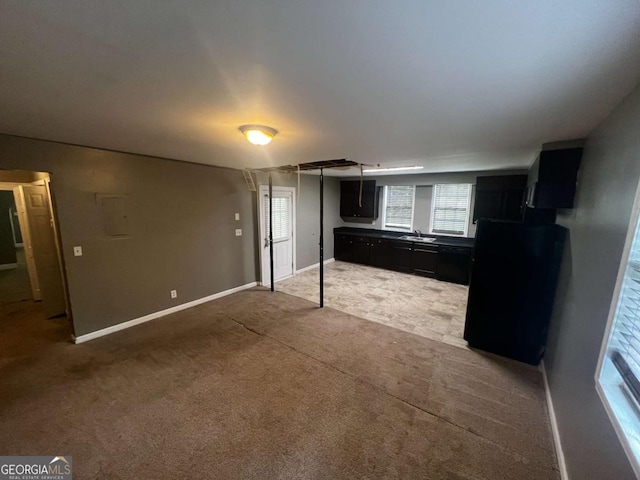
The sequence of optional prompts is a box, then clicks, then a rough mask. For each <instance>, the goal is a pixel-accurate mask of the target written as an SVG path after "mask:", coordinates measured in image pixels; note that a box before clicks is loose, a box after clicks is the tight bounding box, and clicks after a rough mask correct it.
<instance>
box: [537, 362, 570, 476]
mask: <svg viewBox="0 0 640 480" xmlns="http://www.w3.org/2000/svg"><path fill="white" fill-rule="evenodd" d="M540 371H541V372H542V379H543V380H544V393H545V396H546V397H547V408H548V410H549V421H550V423H551V433H552V434H553V444H554V445H555V447H556V457H558V469H559V470H560V478H561V479H562V480H569V473H568V472H567V464H566V463H565V460H564V452H563V451H562V442H561V441H560V431H559V429H558V420H557V419H556V411H555V409H554V408H553V399H552V398H551V390H550V389H549V380H548V379H547V370H546V369H545V368H544V361H542V362H540Z"/></svg>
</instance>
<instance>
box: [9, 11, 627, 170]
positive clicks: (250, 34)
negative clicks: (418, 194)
mask: <svg viewBox="0 0 640 480" xmlns="http://www.w3.org/2000/svg"><path fill="white" fill-rule="evenodd" d="M639 80H640V2H638V0H615V1H603V0H563V1H561V2H559V1H557V0H536V1H524V0H521V1H515V0H511V1H510V0H497V1H490V2H479V1H473V0H466V1H463V0H441V1H437V2H436V1H432V0H431V1H428V0H394V1H389V0H348V1H345V0H341V1H337V0H321V1H320V0H315V1H312V0H304V1H302V0H270V1H266V0H227V1H221V0H218V1H208V2H203V1H184V0H180V1H178V0H176V1H173V2H168V1H158V0H148V1H140V0H138V1H124V0H122V1H109V2H105V1H103V0H100V1H97V0H93V1H82V2H78V1H61V0H58V1H50V2H42V1H40V0H38V1H27V0H23V1H20V2H9V1H5V2H1V3H0V132H4V133H11V134H16V135H24V136H29V137H36V138H44V139H50V140H57V141H62V142H68V143H75V144H82V145H91V146H97V147H103V148H108V149H114V150H121V151H128V152H135V153H143V154H149V155H157V156H161V157H168V158H174V159H179V160H186V161H191V162H199V163H206V164H213V165H221V166H227V167H234V168H244V167H251V168H259V167H264V166H267V165H281V164H296V163H300V162H309V161H318V160H326V159H334V158H349V159H351V160H354V161H357V162H362V163H368V164H378V163H379V164H382V165H383V166H394V165H424V167H425V170H423V171H422V172H439V171H465V170H483V169H498V168H514V167H526V166H528V165H530V163H531V162H532V160H533V158H534V156H535V154H536V152H537V150H539V147H540V145H541V144H542V143H543V142H552V141H559V140H566V139H573V138H580V137H584V136H586V135H587V134H588V133H589V132H590V131H591V130H592V129H593V128H594V127H595V126H596V125H597V124H598V123H599V122H600V121H601V120H602V119H603V118H604V117H605V116H606V115H607V114H608V112H610V110H611V109H612V108H613V107H614V106H615V105H616V104H617V103H618V102H619V101H620V100H621V99H622V98H623V97H624V95H625V94H626V93H628V92H629V91H630V90H631V89H632V88H633V86H634V85H635V84H637V83H638V81H639ZM246 123H262V124H266V125H269V126H272V127H274V128H276V129H278V130H279V131H280V133H279V134H278V135H277V136H276V137H275V139H274V141H273V142H272V143H271V144H270V145H269V146H267V147H256V146H253V145H250V144H249V143H248V142H247V141H246V140H245V139H244V137H242V135H241V134H240V133H239V131H238V130H237V128H238V126H240V125H242V124H246Z"/></svg>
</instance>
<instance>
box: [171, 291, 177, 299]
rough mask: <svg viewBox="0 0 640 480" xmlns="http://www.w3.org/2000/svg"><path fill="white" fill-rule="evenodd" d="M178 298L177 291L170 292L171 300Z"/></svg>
mask: <svg viewBox="0 0 640 480" xmlns="http://www.w3.org/2000/svg"><path fill="white" fill-rule="evenodd" d="M177 297H178V291H177V290H171V298H177Z"/></svg>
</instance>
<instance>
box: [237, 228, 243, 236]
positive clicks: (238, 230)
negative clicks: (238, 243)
mask: <svg viewBox="0 0 640 480" xmlns="http://www.w3.org/2000/svg"><path fill="white" fill-rule="evenodd" d="M241 236H242V229H241V228H236V237H241Z"/></svg>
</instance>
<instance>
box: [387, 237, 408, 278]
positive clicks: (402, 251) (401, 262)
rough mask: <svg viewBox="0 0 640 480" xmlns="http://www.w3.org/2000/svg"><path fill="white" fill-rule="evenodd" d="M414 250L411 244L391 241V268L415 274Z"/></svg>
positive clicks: (389, 257) (389, 259) (389, 258)
mask: <svg viewBox="0 0 640 480" xmlns="http://www.w3.org/2000/svg"><path fill="white" fill-rule="evenodd" d="M412 250H413V244H412V243H411V242H402V241H397V240H389V256H388V261H389V263H388V266H389V268H390V269H391V270H397V271H399V272H407V273H410V272H413V263H412V253H413V252H412Z"/></svg>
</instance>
